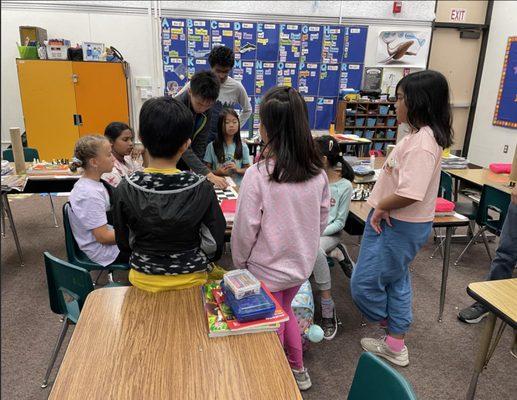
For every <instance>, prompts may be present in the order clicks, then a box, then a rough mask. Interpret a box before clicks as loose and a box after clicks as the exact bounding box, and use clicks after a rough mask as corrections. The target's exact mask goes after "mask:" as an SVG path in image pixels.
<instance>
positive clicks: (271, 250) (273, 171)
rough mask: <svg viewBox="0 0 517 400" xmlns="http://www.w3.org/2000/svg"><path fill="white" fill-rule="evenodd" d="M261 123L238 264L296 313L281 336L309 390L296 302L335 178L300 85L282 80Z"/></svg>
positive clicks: (239, 215)
mask: <svg viewBox="0 0 517 400" xmlns="http://www.w3.org/2000/svg"><path fill="white" fill-rule="evenodd" d="M259 130H260V135H261V136H262V140H263V141H264V143H265V146H264V149H263V151H262V152H261V157H260V158H261V160H260V161H259V162H258V163H257V164H254V165H253V166H251V167H249V168H248V169H247V171H246V173H245V175H244V179H243V180H242V184H241V187H240V191H239V200H238V204H237V212H236V215H235V221H234V224H233V231H232V239H231V242H232V243H231V246H232V258H233V264H234V266H235V267H236V268H247V269H248V270H249V271H250V272H251V273H252V274H253V275H255V276H256V277H257V278H258V279H259V280H261V281H263V282H264V283H265V284H266V286H268V287H269V289H271V292H272V293H273V295H274V296H275V297H276V298H277V300H278V301H279V303H280V304H281V306H282V308H283V309H284V310H285V311H286V312H287V314H288V315H289V321H287V322H286V323H283V324H281V326H280V329H279V330H278V336H279V338H280V341H281V342H282V345H283V346H284V349H285V350H286V353H287V356H288V359H289V364H290V365H291V368H292V370H293V373H294V376H295V378H296V382H297V384H298V387H299V388H300V390H306V389H309V388H310V387H311V380H310V377H309V374H308V373H307V369H306V368H304V366H303V351H302V341H301V336H300V331H299V330H298V323H297V320H296V317H295V316H294V314H293V310H292V308H291V302H292V301H293V298H294V296H295V295H296V293H297V292H298V289H299V288H300V285H301V284H302V283H303V282H305V281H306V280H307V279H308V278H309V276H310V275H311V273H312V270H313V268H314V262H315V261H316V255H317V254H318V249H319V240H320V235H321V234H322V232H323V230H324V229H325V227H326V226H327V222H328V210H329V205H330V195H329V188H328V179H327V176H326V174H325V172H324V171H323V169H322V168H323V161H322V159H321V156H320V154H319V152H318V150H317V149H316V147H315V144H314V141H313V140H312V137H311V130H310V128H309V119H308V113H307V106H306V104H305V101H304V100H303V98H302V96H301V95H300V94H299V93H298V92H297V91H296V90H295V89H293V88H290V87H275V88H272V89H271V90H269V91H268V92H267V93H266V95H265V96H264V99H263V100H262V103H261V105H260V128H259Z"/></svg>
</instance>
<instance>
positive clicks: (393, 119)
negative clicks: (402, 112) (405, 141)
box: [386, 118, 397, 126]
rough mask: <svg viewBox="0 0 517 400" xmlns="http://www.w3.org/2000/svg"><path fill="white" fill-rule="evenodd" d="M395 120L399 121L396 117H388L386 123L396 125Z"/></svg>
mask: <svg viewBox="0 0 517 400" xmlns="http://www.w3.org/2000/svg"><path fill="white" fill-rule="evenodd" d="M395 122H397V119H396V118H388V120H387V121H386V125H388V126H395Z"/></svg>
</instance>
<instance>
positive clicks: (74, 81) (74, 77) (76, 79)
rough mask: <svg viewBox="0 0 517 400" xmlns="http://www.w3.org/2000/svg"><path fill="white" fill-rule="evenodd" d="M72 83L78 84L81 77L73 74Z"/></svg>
mask: <svg viewBox="0 0 517 400" xmlns="http://www.w3.org/2000/svg"><path fill="white" fill-rule="evenodd" d="M72 82H73V83H77V82H79V75H77V74H72Z"/></svg>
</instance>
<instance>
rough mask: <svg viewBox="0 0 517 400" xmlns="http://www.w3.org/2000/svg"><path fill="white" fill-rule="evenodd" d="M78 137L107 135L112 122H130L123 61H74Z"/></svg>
mask: <svg viewBox="0 0 517 400" xmlns="http://www.w3.org/2000/svg"><path fill="white" fill-rule="evenodd" d="M72 69H73V73H74V75H75V80H76V83H75V101H76V104H77V113H78V114H79V115H80V116H81V119H82V124H81V125H80V126H79V136H85V135H91V134H100V135H103V134H104V129H105V128H106V126H107V125H108V124H109V123H110V122H114V121H118V122H124V123H126V124H128V123H129V105H128V97H127V86H126V77H125V75H124V70H123V68H122V64H121V63H107V62H87V61H84V62H79V61H77V62H72Z"/></svg>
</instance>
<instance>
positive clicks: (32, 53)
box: [18, 46, 38, 60]
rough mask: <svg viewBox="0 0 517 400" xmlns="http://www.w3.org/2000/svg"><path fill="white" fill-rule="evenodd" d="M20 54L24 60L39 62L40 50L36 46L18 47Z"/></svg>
mask: <svg viewBox="0 0 517 400" xmlns="http://www.w3.org/2000/svg"><path fill="white" fill-rule="evenodd" d="M18 53H20V58H21V59H22V60H37V59H38V48H37V47H36V46H18Z"/></svg>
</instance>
